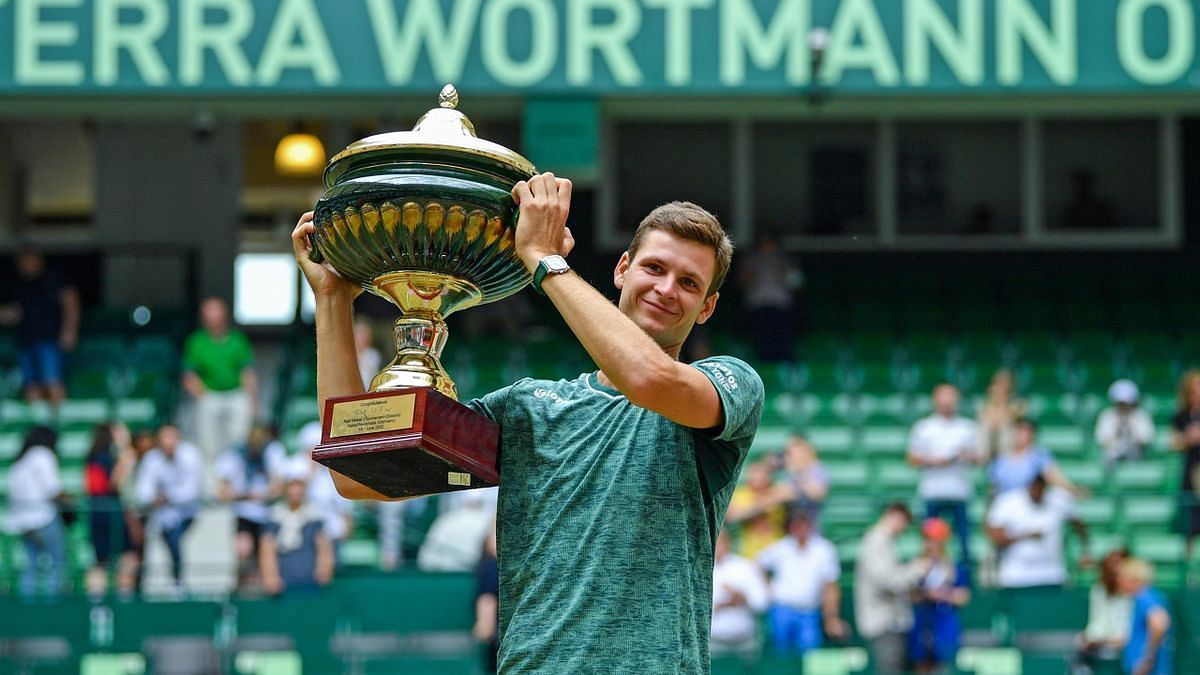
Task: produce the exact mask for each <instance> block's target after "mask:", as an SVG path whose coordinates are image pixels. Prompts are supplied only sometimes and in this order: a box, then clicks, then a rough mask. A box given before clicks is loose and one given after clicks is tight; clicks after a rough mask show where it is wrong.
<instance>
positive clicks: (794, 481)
mask: <svg viewBox="0 0 1200 675" xmlns="http://www.w3.org/2000/svg"><path fill="white" fill-rule="evenodd" d="M783 466H784V468H785V469H787V479H788V482H787V487H788V488H789V489H790V491H791V495H790V500H789V501H790V503H789V504H788V508H789V509H801V510H803V511H805V512H806V513H808V517H809V519H810V520H811V521H812V522H813V524H814V525H815V526H817V529H820V525H821V506H822V505H823V504H824V503H825V497H827V496H828V495H829V474H828V473H827V472H826V471H825V467H823V466H821V462H820V460H819V459H817V450H816V448H814V447H813V446H812V444H811V443H809V442H808V439H806V438H805V437H803V436H801V435H799V434H793V435H792V437H791V438H789V439H788V442H787V445H786V446H784V449H783Z"/></svg>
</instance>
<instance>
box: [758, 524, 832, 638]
mask: <svg viewBox="0 0 1200 675" xmlns="http://www.w3.org/2000/svg"><path fill="white" fill-rule="evenodd" d="M758 564H759V566H760V567H762V568H763V570H765V571H766V573H767V575H768V576H769V577H770V584H769V586H768V588H769V591H770V592H769V596H770V600H771V606H770V610H769V611H768V614H767V616H768V623H769V625H770V631H771V644H773V645H774V647H775V649H776V651H778V652H779V653H780V654H785V655H786V654H796V655H799V654H803V653H805V652H807V651H809V650H812V649H816V648H818V647H820V646H821V645H822V644H823V643H824V638H823V636H822V629H824V634H825V635H827V636H829V637H830V638H831V639H833V640H841V639H843V638H845V637H846V636H847V634H848V628H847V626H846V623H845V622H844V621H842V618H841V615H840V612H841V601H842V592H841V588H840V587H839V586H838V578H839V577H840V576H841V567H840V566H839V564H838V557H837V550H836V549H834V547H833V544H831V543H829V541H828V540H826V539H825V538H824V537H822V536H821V535H819V534H816V533H815V532H813V524H812V521H811V520H809V518H808V514H806V513H804V512H803V511H797V512H796V513H794V514H791V515H790V517H789V522H788V536H786V537H784V538H783V539H780V540H779V541H777V542H775V543H774V544H771V545H770V546H768V547H767V548H765V549H763V550H762V551H761V552H760V553H759V554H758Z"/></svg>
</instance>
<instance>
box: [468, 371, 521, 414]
mask: <svg viewBox="0 0 1200 675" xmlns="http://www.w3.org/2000/svg"><path fill="white" fill-rule="evenodd" d="M524 381H525V380H521V381H519V382H515V383H513V384H510V385H508V386H507V387H502V388H500V389H497V390H496V391H493V392H491V393H490V394H484V395H483V396H482V397H480V398H475V399H471V400H470V401H468V402H467V404H466V405H467V407H468V408H470V409H471V410H474V411H475V412H477V413H483V414H484V415H486V416H487V418H488V419H490V420H492V421H493V422H495V423H497V424H503V423H504V416H505V414H506V413H507V412H508V401H509V397H510V396H511V395H512V392H513V390H514V389H516V387H517V385H519V384H521V382H524Z"/></svg>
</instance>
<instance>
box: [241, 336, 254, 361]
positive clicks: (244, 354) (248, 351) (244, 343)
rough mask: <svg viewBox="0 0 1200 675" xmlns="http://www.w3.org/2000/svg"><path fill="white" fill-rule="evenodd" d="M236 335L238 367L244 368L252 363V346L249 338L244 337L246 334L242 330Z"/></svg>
mask: <svg viewBox="0 0 1200 675" xmlns="http://www.w3.org/2000/svg"><path fill="white" fill-rule="evenodd" d="M237 336H238V366H239V368H246V367H248V366H252V365H254V347H252V346H251V345H250V338H248V337H246V334H245V333H242V332H239V333H238V334H237Z"/></svg>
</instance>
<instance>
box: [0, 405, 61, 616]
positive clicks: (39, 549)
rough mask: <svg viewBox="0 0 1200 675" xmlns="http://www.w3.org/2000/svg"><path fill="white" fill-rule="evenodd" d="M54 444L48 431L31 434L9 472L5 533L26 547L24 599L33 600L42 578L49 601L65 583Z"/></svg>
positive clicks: (42, 429)
mask: <svg viewBox="0 0 1200 675" xmlns="http://www.w3.org/2000/svg"><path fill="white" fill-rule="evenodd" d="M57 441H58V435H57V434H56V433H55V432H54V431H53V430H52V429H48V428H46V427H34V428H32V429H30V430H29V433H27V434H26V435H25V442H24V443H23V444H22V445H21V451H20V452H19V453H17V458H16V460H15V461H14V462H13V465H12V468H11V469H9V471H8V499H9V510H8V529H9V532H11V533H13V534H18V535H20V536H21V542H22V543H23V544H24V545H25V560H26V562H25V569H24V570H22V571H21V595H22V596H23V597H24V598H26V599H30V598H33V597H34V596H35V595H36V594H37V591H38V581H39V577H43V576H44V582H45V585H44V588H43V590H44V592H45V594H46V596H47V597H51V598H52V597H55V596H57V595H58V594H59V593H61V592H62V590H63V581H64V579H65V578H66V564H67V540H66V528H65V527H64V526H63V521H62V517H61V516H59V513H58V505H57V504H56V503H55V502H56V501H57V500H58V499H59V497H60V496H61V495H62V478H61V476H60V475H59V471H58V455H57V453H56V452H55V450H54V446H55V444H56V442H57ZM47 558H48V559H49V561H48V565H47V561H46V559H47Z"/></svg>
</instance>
